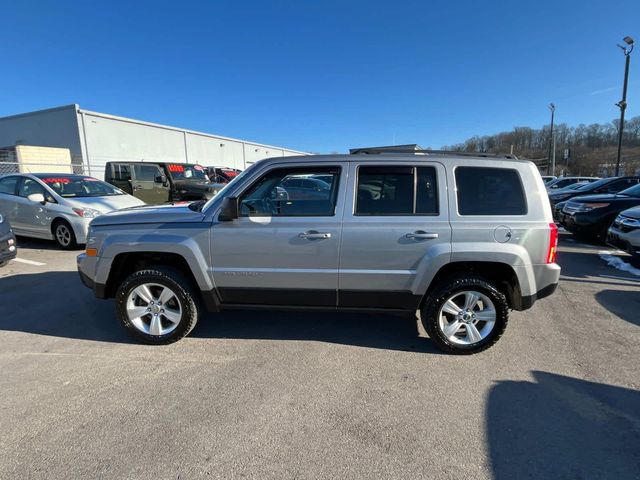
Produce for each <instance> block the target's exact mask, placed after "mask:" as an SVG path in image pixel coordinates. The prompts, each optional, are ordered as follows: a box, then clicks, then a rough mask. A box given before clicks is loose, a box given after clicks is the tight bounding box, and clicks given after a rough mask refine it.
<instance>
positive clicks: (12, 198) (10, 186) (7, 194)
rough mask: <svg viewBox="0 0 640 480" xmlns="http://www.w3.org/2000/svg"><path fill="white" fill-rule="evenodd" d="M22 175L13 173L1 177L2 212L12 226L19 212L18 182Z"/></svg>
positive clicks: (0, 196)
mask: <svg viewBox="0 0 640 480" xmlns="http://www.w3.org/2000/svg"><path fill="white" fill-rule="evenodd" d="M19 183H20V177H18V176H17V175H12V176H9V177H3V178H0V213H1V214H2V215H4V216H5V217H6V218H7V220H9V223H11V224H12V225H11V226H12V227H13V224H14V223H15V221H16V215H17V214H18V202H17V201H16V199H17V194H18V184H19Z"/></svg>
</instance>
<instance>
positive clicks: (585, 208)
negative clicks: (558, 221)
mask: <svg viewBox="0 0 640 480" xmlns="http://www.w3.org/2000/svg"><path fill="white" fill-rule="evenodd" d="M609 205H610V204H609V203H580V204H578V205H577V206H576V209H575V211H576V212H590V211H591V210H595V209H596V208H604V207H608V206H609Z"/></svg>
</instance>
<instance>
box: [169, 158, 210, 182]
mask: <svg viewBox="0 0 640 480" xmlns="http://www.w3.org/2000/svg"><path fill="white" fill-rule="evenodd" d="M168 168H169V171H170V172H171V176H172V177H173V179H174V180H198V181H202V182H206V183H209V177H207V174H206V173H205V169H204V167H203V166H201V165H182V164H175V163H173V164H171V165H169V166H168Z"/></svg>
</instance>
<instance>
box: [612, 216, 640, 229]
mask: <svg viewBox="0 0 640 480" xmlns="http://www.w3.org/2000/svg"><path fill="white" fill-rule="evenodd" d="M616 223H620V224H621V225H624V226H625V227H633V228H639V227H640V219H637V218H629V217H623V216H619V217H618V218H616Z"/></svg>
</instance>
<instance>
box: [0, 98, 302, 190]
mask: <svg viewBox="0 0 640 480" xmlns="http://www.w3.org/2000/svg"><path fill="white" fill-rule="evenodd" d="M16 145H31V146H38V147H60V148H68V149H69V151H70V154H71V162H72V163H73V164H74V165H76V166H80V165H83V170H84V173H85V174H89V175H93V176H95V177H99V178H103V176H104V166H105V164H106V163H107V162H108V161H122V160H128V161H156V162H159V161H162V162H176V163H198V164H200V165H203V166H224V167H231V168H237V169H241V170H244V169H245V168H246V167H247V166H248V165H250V164H252V163H255V162H257V161H258V160H261V159H263V158H268V157H282V156H291V155H308V153H307V152H300V151H296V150H291V149H288V148H284V147H275V146H271V145H263V144H260V143H255V142H250V141H247V140H238V139H235V138H228V137H222V136H219V135H212V134H209V133H202V132H195V131H192V130H185V129H183V128H176V127H170V126H166V125H159V124H155V123H149V122H144V121H141V120H134V119H130V118H124V117H117V116H114V115H108V114H105V113H98V112H92V111H89V110H84V109H82V108H80V106H79V105H77V104H74V105H65V106H62V107H57V108H50V109H47V110H39V111H35V112H29V113H23V114H18V115H11V116H8V117H0V148H3V147H4V148H6V147H13V146H16ZM76 170H77V169H76Z"/></svg>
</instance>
